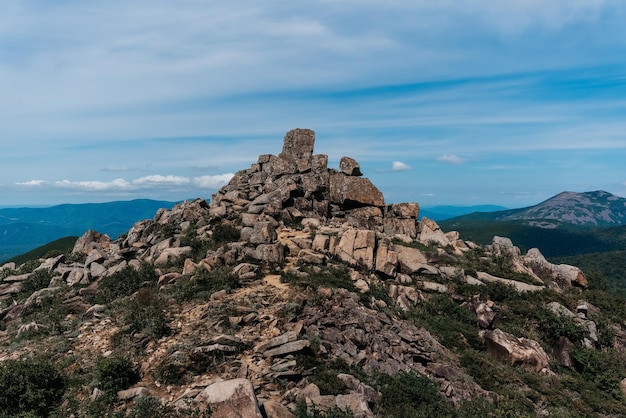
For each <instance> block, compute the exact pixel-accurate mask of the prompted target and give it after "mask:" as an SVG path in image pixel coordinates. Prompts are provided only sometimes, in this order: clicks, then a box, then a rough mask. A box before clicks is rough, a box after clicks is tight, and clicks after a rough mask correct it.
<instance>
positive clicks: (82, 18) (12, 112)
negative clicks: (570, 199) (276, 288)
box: [0, 0, 626, 207]
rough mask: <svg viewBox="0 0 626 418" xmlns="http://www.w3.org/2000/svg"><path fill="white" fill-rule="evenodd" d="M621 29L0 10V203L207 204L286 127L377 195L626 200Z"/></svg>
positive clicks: (35, 6) (472, 9)
mask: <svg viewBox="0 0 626 418" xmlns="http://www.w3.org/2000/svg"><path fill="white" fill-rule="evenodd" d="M220 3H223V4H220ZM624 22H626V2H624V1H622V0H567V1H566V0H551V1H549V2H546V1H544V0H507V1H501V0H439V1H436V2H433V1H430V0H423V1H421V0H420V1H417V0H415V1H410V0H403V1H399V0H390V1H386V2H380V1H370V0H359V1H356V0H344V1H337V0H333V1H330V0H323V1H308V2H294V1H268V2H256V1H246V0H242V1H237V2H228V3H227V2H211V1H201V0H181V1H177V2H171V1H164V0H150V1H148V0H107V1H96V0H94V1H89V2H87V1H78V0H59V1H54V2H51V1H43V0H37V1H35V0H3V1H2V2H1V3H0V139H1V141H2V142H1V144H2V152H1V154H0V158H1V164H0V174H1V175H0V206H6V205H25V206H31V205H52V204H58V203H82V202H104V201H112V200H128V199H133V198H152V199H163V200H179V199H186V198H194V197H204V198H208V197H210V196H211V194H213V193H214V192H215V191H216V190H217V189H218V188H219V187H220V186H221V185H223V184H224V183H225V182H226V181H227V180H228V179H229V178H230V176H231V175H232V173H234V172H236V171H238V170H240V169H246V168H248V167H249V166H250V164H251V163H253V162H255V161H256V159H257V156H258V155H259V154H265V153H272V154H278V153H279V152H280V151H281V148H282V138H283V136H284V134H285V132H287V131H288V130H290V129H292V128H296V127H302V128H310V129H313V130H315V131H316V137H317V140H316V153H323V154H328V155H329V159H330V165H331V166H334V167H336V166H337V165H338V161H339V159H340V158H341V156H344V155H347V156H351V157H353V158H355V159H357V161H359V163H360V164H361V167H362V171H363V172H364V174H365V176H367V177H369V178H370V179H372V181H373V182H374V184H376V185H377V186H378V187H379V188H380V189H381V190H382V192H383V194H384V195H385V198H386V200H387V201H388V202H399V201H417V202H419V203H420V204H421V205H422V206H434V205H439V204H454V205H477V204H499V205H503V206H507V207H521V206H528V205H533V204H536V203H539V202H540V201H542V200H545V199H547V198H549V197H551V196H553V195H555V194H557V193H559V192H561V191H564V190H570V191H579V192H583V191H590V190H599V189H602V190H606V191H609V192H612V193H615V194H618V195H620V196H626V168H624V167H625V166H626V165H625V164H624V161H626V24H625V23H624Z"/></svg>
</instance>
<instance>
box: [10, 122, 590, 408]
mask: <svg viewBox="0 0 626 418" xmlns="http://www.w3.org/2000/svg"><path fill="white" fill-rule="evenodd" d="M314 142H315V135H314V132H313V131H311V130H306V129H296V130H293V131H290V132H288V133H287V135H286V136H285V138H284V145H283V149H282V152H281V153H280V154H279V155H269V154H267V155H261V156H259V158H258V161H257V162H256V163H254V164H252V165H251V167H250V168H249V169H246V170H241V171H239V172H237V173H236V174H235V176H234V177H233V179H232V180H231V181H230V182H229V184H228V185H226V186H224V187H223V188H222V189H221V190H220V191H219V192H217V193H216V194H215V195H214V196H213V197H212V199H211V201H210V203H207V202H206V201H205V200H202V199H197V200H194V201H188V202H184V203H181V204H179V205H177V206H176V207H174V208H173V209H171V210H165V209H163V210H159V211H158V212H157V213H156V215H155V216H154V218H153V219H151V220H145V221H141V222H138V223H137V224H135V225H134V226H133V227H132V228H131V229H130V230H129V231H128V234H126V235H125V236H122V237H120V238H119V239H117V240H111V239H110V238H109V237H107V236H106V235H101V234H99V233H97V232H95V231H88V232H86V233H85V234H84V235H83V236H82V237H81V238H80V239H79V240H78V241H77V242H76V244H75V246H74V249H73V251H72V252H71V254H69V255H63V254H62V255H58V256H56V257H51V258H48V259H45V260H40V261H39V262H38V263H37V266H36V268H34V269H32V271H29V272H25V273H23V272H22V271H23V270H25V269H24V268H23V266H15V265H5V266H3V269H2V271H3V272H4V274H3V276H4V277H3V280H2V282H0V300H2V301H4V305H3V306H4V307H3V308H2V309H1V310H0V320H1V321H2V323H3V324H4V325H5V330H4V331H2V332H1V334H0V337H1V338H2V339H3V341H4V342H5V345H4V346H2V347H1V349H0V356H1V359H4V360H7V359H15V358H19V357H20V356H23V355H27V354H29V353H32V352H33V351H34V347H33V346H31V345H24V346H22V347H21V348H18V349H15V348H13V347H11V346H10V345H6V344H9V343H10V341H11V340H12V339H14V338H17V337H20V336H21V335H37V333H38V332H40V330H41V329H43V328H45V327H48V326H49V325H46V324H44V323H40V322H38V321H37V319H36V317H35V319H33V312H37V311H39V310H41V309H42V307H43V306H45V305H46V301H47V300H48V299H50V298H53V297H57V298H60V299H61V300H62V304H64V305H65V306H71V307H72V309H70V310H68V311H67V312H70V313H68V314H67V316H66V317H65V318H63V319H61V320H60V323H66V322H67V323H69V322H74V323H75V322H78V323H79V324H80V325H78V331H77V332H74V333H72V336H71V337H68V343H67V344H68V345H69V347H68V348H67V350H68V353H71V354H72V355H74V356H76V357H77V359H78V360H77V362H78V363H80V367H81V368H89V367H90V362H93V358H99V357H109V356H112V355H115V354H116V352H118V351H120V347H116V344H115V341H116V335H119V334H120V333H124V332H126V331H127V330H126V331H125V325H124V324H123V321H122V320H121V319H120V317H119V316H118V315H116V314H114V310H113V308H112V307H113V306H115V302H114V301H108V303H95V302H97V301H99V299H98V295H100V294H102V292H103V291H104V289H108V287H105V283H108V282H107V280H108V281H110V280H111V278H116V279H118V278H122V277H124V274H126V273H127V272H128V271H130V270H129V269H132V270H134V271H136V272H138V271H142V269H146V266H149V268H150V269H152V270H151V271H153V272H154V280H153V282H150V281H148V282H143V283H141V284H140V285H139V286H138V287H137V289H133V292H132V293H131V294H130V295H128V296H127V297H128V298H130V300H131V301H133V300H136V299H141V298H142V297H144V298H147V297H148V296H146V295H145V294H144V293H145V292H143V293H142V289H146V288H150V289H154V291H155V292H156V294H157V295H159V296H157V297H158V298H159V300H161V299H166V297H169V299H168V300H169V301H170V302H168V305H167V327H168V328H169V330H170V332H168V333H163V335H159V337H158V338H153V339H150V338H148V337H147V336H146V335H147V334H148V332H147V331H146V330H145V329H142V330H136V331H135V332H134V334H133V333H131V334H130V335H131V336H130V337H129V338H130V340H131V341H133V343H132V344H133V347H134V348H136V347H137V346H140V347H141V349H140V351H139V353H140V354H137V356H136V359H137V362H138V363H139V366H140V371H141V380H140V381H139V382H138V383H136V384H135V385H134V386H133V387H132V388H131V389H127V390H122V391H120V392H118V393H117V396H118V399H119V400H120V401H121V403H120V404H118V405H117V408H118V409H120V410H124V409H125V408H130V407H131V405H132V402H133V400H136V399H137V398H138V397H145V396H150V397H154V398H157V399H159V400H160V402H161V403H163V404H165V405H168V406H171V407H172V408H176V409H178V410H183V411H184V410H199V411H202V410H207V409H210V410H211V411H212V412H213V415H212V416H214V417H227V416H228V417H231V416H246V417H254V416H259V417H261V416H265V417H270V418H271V417H290V416H295V415H294V412H295V410H296V406H297V403H298V402H299V401H303V402H305V403H306V404H307V405H309V406H310V407H312V406H313V405H316V407H317V408H321V409H325V408H326V409H332V408H339V409H346V408H348V409H349V410H350V411H351V413H352V414H353V415H354V416H357V417H371V416H375V413H376V411H379V410H380V404H381V402H382V400H381V396H382V394H381V393H380V391H379V390H378V389H377V388H375V387H373V386H372V385H369V384H368V383H367V382H364V381H362V380H360V379H359V378H358V377H356V376H355V375H352V374H349V373H341V374H337V375H336V376H334V377H333V378H336V379H339V380H340V381H341V382H343V385H344V387H345V391H344V393H340V394H322V393H321V391H320V388H319V386H318V385H317V384H315V383H314V382H313V380H314V379H313V376H314V375H315V371H314V369H315V368H316V367H317V368H319V367H321V366H320V365H319V364H318V365H316V366H314V367H313V368H308V367H307V364H306V358H307V356H308V357H309V358H310V357H311V356H313V357H315V358H318V359H324V361H340V362H342V364H344V365H346V366H347V367H348V368H350V367H357V368H358V369H359V370H361V371H362V372H364V373H366V374H368V375H375V374H384V375H389V376H394V375H398V374H399V373H407V372H411V373H415V374H417V375H419V376H425V377H427V378H428V379H430V380H431V381H433V382H435V384H436V386H437V387H438V389H439V391H440V393H441V395H442V396H443V398H444V399H445V400H446V401H447V402H448V403H449V404H450V405H452V406H453V407H455V408H457V409H458V408H462V406H463V404H464V403H466V402H468V401H470V400H473V399H478V398H480V399H485V400H488V401H489V402H494V400H497V399H498V397H499V394H498V393H495V392H493V391H491V390H486V389H484V388H483V387H481V386H480V385H479V384H478V383H477V382H476V381H475V380H474V379H473V378H472V377H471V376H470V375H469V374H468V371H467V370H466V369H465V368H464V366H463V365H462V364H461V361H460V360H459V356H458V355H457V354H456V353H455V352H454V350H451V349H449V348H447V347H446V346H444V345H443V344H442V343H441V342H440V341H439V340H438V338H436V337H435V336H433V334H431V333H430V332H429V331H428V330H426V329H425V328H424V327H420V326H418V325H416V324H415V323H414V322H411V321H409V320H407V317H406V316H405V315H409V314H410V313H411V312H413V310H415V309H416V307H419V306H420V305H423V304H424V303H426V302H428V301H429V300H431V299H433V298H437V297H440V296H442V295H443V296H445V297H446V299H449V300H457V302H456V303H457V304H458V305H461V306H462V309H464V310H466V311H467V312H469V313H470V314H471V315H473V317H474V318H475V321H476V322H475V327H476V329H477V330H481V331H480V337H481V338H482V340H483V342H484V344H485V351H486V353H489V354H490V355H492V356H493V357H494V358H496V359H498V360H499V361H502V362H503V363H504V364H508V365H510V366H520V367H522V368H524V369H526V370H529V371H530V372H532V373H537V374H538V375H543V376H551V375H554V371H553V369H554V368H555V366H556V365H565V366H567V365H568V363H569V364H570V366H571V358H569V354H568V351H567V350H561V351H560V352H559V353H558V354H559V355H558V356H557V355H556V354H554V353H551V352H546V350H545V349H544V346H542V344H540V343H539V342H538V341H535V340H533V339H531V338H525V337H517V336H515V335H513V334H511V333H509V332H505V331H503V330H501V329H499V328H498V327H497V324H498V320H497V317H498V315H499V314H498V306H497V304H494V302H493V301H491V300H487V299H485V300H483V299H482V298H481V297H480V295H477V296H475V297H473V298H471V299H464V298H463V297H462V296H460V295H459V294H458V293H457V290H458V289H459V288H462V287H463V286H470V288H471V289H480V287H481V286H484V287H487V286H494V283H495V284H496V285H505V286H506V288H511V289H514V291H515V292H519V293H535V292H544V293H545V292H547V291H552V292H554V294H559V293H562V292H569V291H572V289H585V288H586V286H587V285H588V283H587V278H586V277H585V275H584V274H583V273H582V271H580V269H578V268H576V267H573V266H567V265H554V264H551V263H549V262H548V261H547V260H546V259H545V258H544V257H543V256H542V255H541V253H540V252H539V251H538V250H537V249H532V250H530V251H528V253H526V254H521V252H520V250H519V249H518V248H517V247H515V246H514V245H513V243H512V242H511V241H510V240H508V239H507V238H501V237H494V241H493V243H492V245H490V246H487V247H486V248H480V247H478V246H477V245H476V244H474V243H472V242H469V241H465V240H463V239H461V237H460V236H459V234H458V233H456V232H443V231H442V230H441V229H440V228H439V226H438V225H437V224H436V223H435V222H434V221H432V220H429V219H426V218H423V219H422V220H421V221H418V215H419V205H418V204H417V203H393V204H386V203H385V201H384V198H383V195H382V193H381V192H380V191H379V190H378V189H377V188H376V187H375V186H374V185H373V184H372V183H371V181H370V180H369V179H367V178H364V177H363V176H362V173H361V169H360V166H359V164H358V163H357V162H356V161H355V160H354V159H352V158H349V157H343V158H342V159H341V162H340V165H339V169H338V170H337V169H329V168H328V167H327V164H328V157H327V156H326V155H315V154H314V153H313V148H314ZM476 257H478V258H477V259H476ZM470 259H472V260H474V259H476V260H477V263H478V264H477V265H479V266H487V265H488V262H489V261H494V260H495V261H496V262H503V261H502V260H505V262H506V264H507V266H506V267H507V268H506V269H504V270H501V271H506V272H508V273H510V274H508V275H506V277H505V275H498V274H496V273H497V272H494V271H493V269H491V270H489V271H487V270H488V269H485V271H481V270H477V269H475V268H470V269H468V268H467V266H468V260H470ZM41 272H45V273H46V274H47V275H43V274H42V273H41ZM207 274H209V275H210V274H215V276H210V277H211V278H212V280H213V279H215V280H217V279H216V277H218V275H220V277H222V276H223V277H228V282H229V283H232V284H233V286H231V285H225V286H223V288H221V289H214V291H211V292H210V294H207V295H206V296H205V297H202V298H198V297H195V296H194V297H193V298H192V299H191V300H190V301H187V300H185V301H183V302H181V303H171V300H172V298H174V296H172V295H174V293H168V292H172V291H173V289H174V290H177V291H178V290H180V289H184V287H183V286H187V285H189V284H190V283H191V284H193V283H194V281H195V282H199V281H201V280H204V279H203V277H207V276H206V275H207ZM36 277H46V278H49V282H47V283H45V284H44V285H42V286H40V288H38V289H36V290H34V291H33V292H32V293H30V294H29V295H28V296H26V297H24V298H20V296H21V295H23V294H24V289H26V288H29V287H30V286H31V284H30V283H31V282H32V280H33V278H36ZM319 277H323V278H326V279H328V280H331V279H333V280H334V279H337V278H338V277H341V278H345V280H344V282H342V283H343V284H342V285H341V286H332V285H329V284H328V283H329V282H328V281H327V282H324V284H323V285H319V286H318V285H315V284H312V283H314V282H313V281H314V280H316V279H317V278H319ZM307 283H308V284H307ZM107 286H108V284H107ZM119 286H120V287H123V286H124V285H123V283H122V282H120V283H119ZM472 286H473V287H472ZM160 295H165V296H160ZM168 295H169V296H168ZM151 297H152V296H151ZM141 303H144V304H148V302H141ZM557 305H558V306H557ZM557 305H554V304H553V305H550V306H551V308H550V309H551V310H552V311H553V312H555V315H562V316H565V317H568V318H570V317H571V318H575V321H577V323H579V324H580V325H581V327H583V328H584V330H585V332H584V335H582V336H581V341H583V342H584V344H586V346H588V347H589V348H591V349H593V348H594V347H595V346H596V345H597V344H598V333H597V329H596V325H595V323H594V322H593V321H592V320H590V319H589V318H588V317H587V316H585V315H579V314H578V313H574V312H573V311H571V310H570V309H569V308H567V307H566V306H563V305H560V304H557ZM583 305H585V301H582V302H581V303H580V306H583ZM137 306H139V307H141V306H143V305H141V304H139V305H137ZM585 306H587V305H585ZM163 309H165V308H163ZM580 311H582V308H581V310H579V312H580ZM585 313H586V310H585ZM61 328H63V327H61ZM126 328H127V327H126ZM118 339H119V338H118ZM570 343H571V341H570ZM573 343H578V342H577V341H574V342H573ZM216 359H222V361H220V362H218V361H217V360H216ZM555 361H556V364H555ZM82 363H84V364H82ZM200 363H201V364H208V365H210V367H207V366H205V367H195V366H194V367H192V365H197V364H200ZM77 367H78V366H77ZM177 368H178V370H179V371H180V369H182V373H181V376H182V377H181V378H180V379H171V380H175V381H176V382H175V383H169V384H165V382H163V381H160V380H164V378H163V375H160V376H158V375H155V374H154V371H155V370H169V371H170V372H171V373H174V369H177ZM88 389H89V388H86V387H83V388H81V389H80V390H78V393H79V396H83V397H85V398H87V397H89V396H91V397H92V398H93V399H97V398H98V396H99V395H98V387H96V388H94V389H93V390H91V391H90V392H89V393H87V391H88ZM543 408H544V406H542V405H541V404H540V403H539V404H537V405H536V411H537V413H541V411H542V410H543Z"/></svg>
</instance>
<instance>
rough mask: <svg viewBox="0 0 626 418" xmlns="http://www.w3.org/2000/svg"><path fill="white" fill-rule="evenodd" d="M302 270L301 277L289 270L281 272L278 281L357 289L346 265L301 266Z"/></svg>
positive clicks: (304, 286) (315, 286) (310, 285)
mask: <svg viewBox="0 0 626 418" xmlns="http://www.w3.org/2000/svg"><path fill="white" fill-rule="evenodd" d="M302 271H303V273H305V274H304V275H302V277H301V276H300V275H297V274H294V273H291V272H286V273H285V272H283V273H282V274H281V277H280V281H281V282H283V283H291V284H294V285H297V286H299V287H303V288H310V289H317V288H320V287H331V288H342V289H347V290H349V291H351V292H356V291H357V289H356V287H354V283H353V282H352V280H351V279H350V272H349V270H348V268H347V267H346V266H343V265H340V266H325V267H318V266H303V267H302Z"/></svg>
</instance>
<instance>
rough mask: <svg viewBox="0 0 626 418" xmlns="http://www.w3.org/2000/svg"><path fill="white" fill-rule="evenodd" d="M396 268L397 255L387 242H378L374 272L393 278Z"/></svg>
mask: <svg viewBox="0 0 626 418" xmlns="http://www.w3.org/2000/svg"><path fill="white" fill-rule="evenodd" d="M397 266H398V253H397V252H396V251H394V250H392V249H391V248H390V246H389V243H387V242H379V244H378V249H377V250H376V271H378V272H380V273H383V274H386V275H387V276H390V277H395V275H396V268H397Z"/></svg>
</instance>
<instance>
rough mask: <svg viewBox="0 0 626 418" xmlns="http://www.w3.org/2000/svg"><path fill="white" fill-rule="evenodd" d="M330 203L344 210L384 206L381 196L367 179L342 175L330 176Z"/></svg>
mask: <svg viewBox="0 0 626 418" xmlns="http://www.w3.org/2000/svg"><path fill="white" fill-rule="evenodd" d="M330 201H331V203H334V204H337V205H339V206H341V207H345V208H357V207H363V206H378V207H383V206H385V199H384V197H383V194H382V193H381V192H380V190H378V189H377V188H376V186H374V184H372V182H371V181H370V180H369V179H367V178H363V177H354V176H347V175H345V174H344V173H337V174H333V175H331V176H330Z"/></svg>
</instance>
